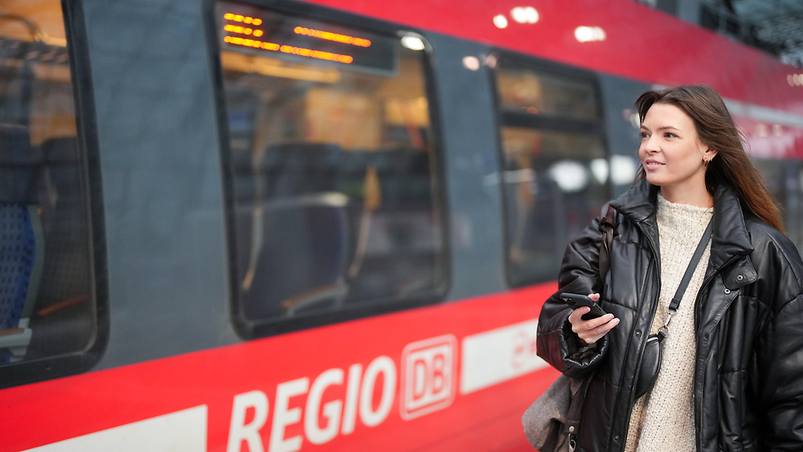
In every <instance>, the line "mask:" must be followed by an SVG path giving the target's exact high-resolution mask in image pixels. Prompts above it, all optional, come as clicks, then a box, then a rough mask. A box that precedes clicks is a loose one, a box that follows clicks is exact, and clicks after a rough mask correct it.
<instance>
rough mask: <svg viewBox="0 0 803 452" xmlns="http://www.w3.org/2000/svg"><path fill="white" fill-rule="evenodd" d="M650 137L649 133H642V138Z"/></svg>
mask: <svg viewBox="0 0 803 452" xmlns="http://www.w3.org/2000/svg"><path fill="white" fill-rule="evenodd" d="M648 136H649V135H648V134H647V132H641V138H647V137H648Z"/></svg>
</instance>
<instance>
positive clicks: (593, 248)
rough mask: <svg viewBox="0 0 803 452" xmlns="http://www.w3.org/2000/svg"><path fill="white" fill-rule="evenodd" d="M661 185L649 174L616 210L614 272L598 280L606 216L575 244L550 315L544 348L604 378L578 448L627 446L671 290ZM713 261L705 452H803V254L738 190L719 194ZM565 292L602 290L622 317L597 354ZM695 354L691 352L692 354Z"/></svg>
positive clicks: (703, 295)
mask: <svg viewBox="0 0 803 452" xmlns="http://www.w3.org/2000/svg"><path fill="white" fill-rule="evenodd" d="M657 192H658V191H657V187H655V186H652V185H650V184H648V183H647V182H646V181H644V180H642V181H640V182H639V183H637V184H636V185H635V186H634V187H633V188H632V189H631V190H630V191H628V192H627V193H625V194H624V195H622V196H621V197H620V198H618V199H616V200H615V201H613V202H612V203H611V205H612V206H613V207H614V208H615V209H616V215H615V217H614V218H615V221H614V224H615V226H616V227H615V233H614V240H613V244H612V246H611V252H610V270H609V271H608V274H607V275H605V284H603V282H602V278H601V277H600V276H599V274H598V273H599V270H598V259H599V248H600V242H601V237H602V235H601V232H600V229H599V220H595V221H594V222H592V224H591V225H590V226H589V227H588V228H587V229H586V230H585V231H584V232H583V233H582V234H581V235H580V237H578V238H577V239H576V240H574V241H573V242H572V243H571V244H570V245H569V247H568V248H567V250H566V254H565V256H564V259H563V264H562V266H561V271H560V277H559V285H560V290H559V291H558V292H557V293H556V294H555V295H553V296H552V297H550V299H549V300H548V301H547V302H546V303H545V304H544V308H543V310H542V311H541V315H540V320H539V329H538V340H537V346H538V355H539V356H541V357H542V358H544V359H545V360H546V361H547V362H549V363H550V364H551V365H552V366H554V367H555V368H557V369H558V370H560V371H562V372H564V373H565V374H566V375H568V376H570V377H584V376H588V375H592V374H593V379H592V382H591V384H590V386H589V390H588V394H587V397H586V402H585V406H584V408H583V415H582V420H581V424H580V431H579V434H578V438H577V443H578V447H577V450H581V451H621V450H623V449H624V446H625V443H626V440H627V438H626V436H627V430H628V424H629V421H630V413H631V409H632V406H633V404H634V400H633V382H634V379H635V375H636V371H637V368H638V366H639V358H640V356H641V352H642V350H643V348H644V344H645V341H646V339H647V336H648V334H649V330H650V326H651V325H652V321H653V316H654V315H655V311H656V308H657V304H658V296H659V294H660V285H661V278H660V269H661V265H660V256H659V248H658V225H657V223H656V197H657ZM713 222H714V235H713V239H712V240H713V242H712V245H711V257H710V258H709V263H708V268H707V270H706V274H705V280H704V282H703V285H702V288H701V289H700V292H699V293H698V294H697V299H696V303H695V306H683V305H681V307H680V309H684V308H685V309H695V331H696V337H697V353H696V356H695V357H694V359H695V363H696V364H695V378H694V392H693V394H694V415H695V425H696V433H697V450H698V451H699V452H704V451H706V452H707V451H768V450H779V451H780V450H784V451H792V450H794V451H803V295H801V292H803V290H802V289H801V287H802V284H801V282H802V281H803V262H801V260H800V256H799V254H798V251H797V249H796V248H795V246H794V245H793V244H792V242H791V241H790V240H789V239H788V238H787V237H786V236H784V235H783V234H781V233H780V232H779V231H777V230H776V229H773V228H771V227H770V226H768V225H767V224H766V223H764V222H763V221H761V220H759V219H758V218H756V217H755V216H752V215H744V214H743V213H742V208H741V206H740V204H739V200H738V198H737V197H736V195H735V194H734V192H733V191H732V190H730V189H728V188H720V189H719V190H717V192H716V194H715V196H714V217H713ZM560 292H573V293H580V294H587V293H596V292H598V293H600V294H601V302H600V303H601V305H602V308H603V309H605V311H607V312H610V313H613V314H614V315H615V316H616V317H618V318H619V319H621V323H620V324H619V325H618V326H616V327H615V328H614V329H613V330H612V331H611V332H609V333H608V334H607V335H606V336H605V337H604V338H603V339H602V340H601V341H599V342H597V345H596V347H592V350H586V351H582V349H581V348H580V347H579V345H580V344H579V343H578V338H577V336H576V335H574V333H572V332H571V325H570V324H569V321H568V316H569V314H570V312H571V311H570V309H569V308H568V307H567V306H566V305H565V304H564V303H563V302H562V301H560V299H559V298H558V296H557V295H558V294H559V293H560ZM690 358H691V357H690Z"/></svg>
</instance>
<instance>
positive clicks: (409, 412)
mask: <svg viewBox="0 0 803 452" xmlns="http://www.w3.org/2000/svg"><path fill="white" fill-rule="evenodd" d="M456 355H457V339H456V338H455V337H454V336H452V335H451V334H447V335H445V336H439V337H434V338H432V339H426V340H423V341H418V342H413V343H412V344H408V345H407V346H406V347H404V351H403V352H402V358H401V401H400V403H399V410H400V412H401V413H400V414H401V417H402V419H405V420H410V419H413V418H416V417H418V416H423V415H425V414H429V413H431V412H433V411H438V410H442V409H444V408H446V407H448V406H449V405H451V404H452V401H453V400H454V396H455V392H456V389H457V383H456V381H455V380H456V379H457V361H456V359H455V356H456Z"/></svg>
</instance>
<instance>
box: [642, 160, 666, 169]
mask: <svg viewBox="0 0 803 452" xmlns="http://www.w3.org/2000/svg"><path fill="white" fill-rule="evenodd" d="M664 165H665V163H660V162H655V161H651V160H647V161H646V162H644V167H645V168H647V169H658V168H660V167H662V166H664Z"/></svg>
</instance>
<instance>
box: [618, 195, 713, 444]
mask: <svg viewBox="0 0 803 452" xmlns="http://www.w3.org/2000/svg"><path fill="white" fill-rule="evenodd" d="M713 214H714V209H713V208H703V207H696V206H689V205H684V204H676V203H671V202H669V201H667V200H666V199H664V198H663V197H662V196H660V195H659V196H658V217H657V220H658V233H659V247H660V253H661V294H660V297H659V300H658V310H657V312H656V313H655V318H654V320H653V323H652V328H651V330H650V333H651V334H655V333H657V332H658V329H659V328H660V327H661V326H663V324H664V323H665V322H666V318H667V315H668V312H669V303H670V302H671V301H672V297H674V295H675V291H676V290H677V288H678V286H679V285H680V281H681V279H683V274H684V273H685V272H686V268H687V267H688V265H689V262H690V261H691V258H692V255H693V254H694V251H695V249H696V248H697V245H698V244H699V243H700V239H701V238H702V236H703V233H704V232H705V229H706V226H708V223H709V221H711V218H712V216H713ZM710 254H711V243H710V241H709V243H708V244H707V246H706V249H705V252H704V253H703V255H702V257H701V258H700V262H699V263H698V264H697V268H696V269H695V271H694V274H693V276H692V278H691V281H690V282H689V286H688V288H687V289H686V292H685V293H684V294H683V297H682V299H681V302H680V306H679V308H678V311H677V313H675V314H674V315H673V316H672V321H671V323H670V324H669V335H668V336H667V338H666V339H665V340H664V341H663V344H662V354H661V359H662V361H661V370H660V372H659V374H658V378H657V380H656V382H655V386H653V388H652V390H651V391H650V392H648V393H647V394H645V395H643V396H642V397H641V398H640V399H638V400H637V401H636V404H635V406H634V407H633V411H632V414H631V417H630V428H629V430H628V435H627V445H626V447H625V451H626V452H651V451H657V450H661V451H666V452H690V451H694V450H696V442H695V431H694V401H693V389H694V357H695V350H696V342H695V334H694V310H695V299H696V297H697V292H699V290H700V287H701V286H702V283H703V278H704V276H705V270H706V267H707V266H708V258H709V256H710Z"/></svg>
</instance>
